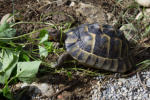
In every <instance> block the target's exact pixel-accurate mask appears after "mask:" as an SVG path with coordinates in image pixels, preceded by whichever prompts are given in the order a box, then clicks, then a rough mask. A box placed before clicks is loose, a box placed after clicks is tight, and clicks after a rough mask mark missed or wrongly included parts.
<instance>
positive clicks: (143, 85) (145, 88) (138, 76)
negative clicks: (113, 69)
mask: <svg viewBox="0 0 150 100" xmlns="http://www.w3.org/2000/svg"><path fill="white" fill-rule="evenodd" d="M137 78H138V79H139V82H140V84H141V85H142V87H143V88H144V90H145V91H146V90H147V87H146V85H145V84H144V83H142V81H141V78H140V75H139V72H137Z"/></svg>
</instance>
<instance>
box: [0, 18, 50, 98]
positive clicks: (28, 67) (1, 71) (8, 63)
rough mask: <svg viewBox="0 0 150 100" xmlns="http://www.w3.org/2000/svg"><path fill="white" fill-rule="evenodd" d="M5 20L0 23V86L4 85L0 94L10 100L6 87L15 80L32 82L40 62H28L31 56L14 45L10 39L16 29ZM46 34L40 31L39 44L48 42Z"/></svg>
mask: <svg viewBox="0 0 150 100" xmlns="http://www.w3.org/2000/svg"><path fill="white" fill-rule="evenodd" d="M4 19H5V20H4ZM7 19H8V18H3V21H1V22H3V23H0V38H1V40H0V84H3V85H4V88H2V89H0V94H2V95H3V96H5V97H6V98H8V99H10V100H12V99H13V96H12V94H11V91H10V88H9V86H8V85H9V84H10V83H11V82H13V81H14V80H16V79H19V80H20V81H23V82H32V81H33V80H34V79H35V77H36V74H37V72H38V69H39V66H40V64H41V61H40V60H38V61H37V60H34V61H30V60H31V57H32V56H31V55H30V54H29V53H27V52H25V50H23V48H24V46H25V45H19V44H16V43H14V41H13V40H12V39H13V38H15V37H14V36H15V35H16V29H14V28H12V27H11V25H10V24H11V23H8V22H7ZM47 33H48V32H46V31H45V30H43V31H41V36H40V44H41V43H43V42H45V41H47V40H48V34H47ZM8 40H9V41H8ZM32 58H33V57H32ZM32 60H33V59H32ZM15 69H17V70H15Z"/></svg>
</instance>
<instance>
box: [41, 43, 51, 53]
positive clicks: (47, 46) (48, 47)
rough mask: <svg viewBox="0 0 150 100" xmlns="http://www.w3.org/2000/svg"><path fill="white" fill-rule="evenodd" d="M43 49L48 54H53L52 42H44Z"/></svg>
mask: <svg viewBox="0 0 150 100" xmlns="http://www.w3.org/2000/svg"><path fill="white" fill-rule="evenodd" d="M43 44H44V46H45V48H46V49H47V50H48V52H50V53H51V52H53V50H54V46H53V43H52V42H44V43H43Z"/></svg>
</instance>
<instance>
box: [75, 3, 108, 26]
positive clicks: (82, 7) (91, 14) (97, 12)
mask: <svg viewBox="0 0 150 100" xmlns="http://www.w3.org/2000/svg"><path fill="white" fill-rule="evenodd" d="M78 6H79V7H78V9H76V13H77V15H79V14H82V15H83V16H85V17H86V22H88V23H94V22H98V23H100V24H104V23H105V24H106V19H105V14H104V11H103V9H102V8H101V6H99V7H96V6H94V5H92V4H85V3H79V5H78Z"/></svg>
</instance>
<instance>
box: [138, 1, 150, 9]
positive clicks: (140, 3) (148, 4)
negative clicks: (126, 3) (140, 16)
mask: <svg viewBox="0 0 150 100" xmlns="http://www.w3.org/2000/svg"><path fill="white" fill-rule="evenodd" d="M135 1H136V2H137V3H138V4H139V5H141V6H144V7H150V0H135Z"/></svg>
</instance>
